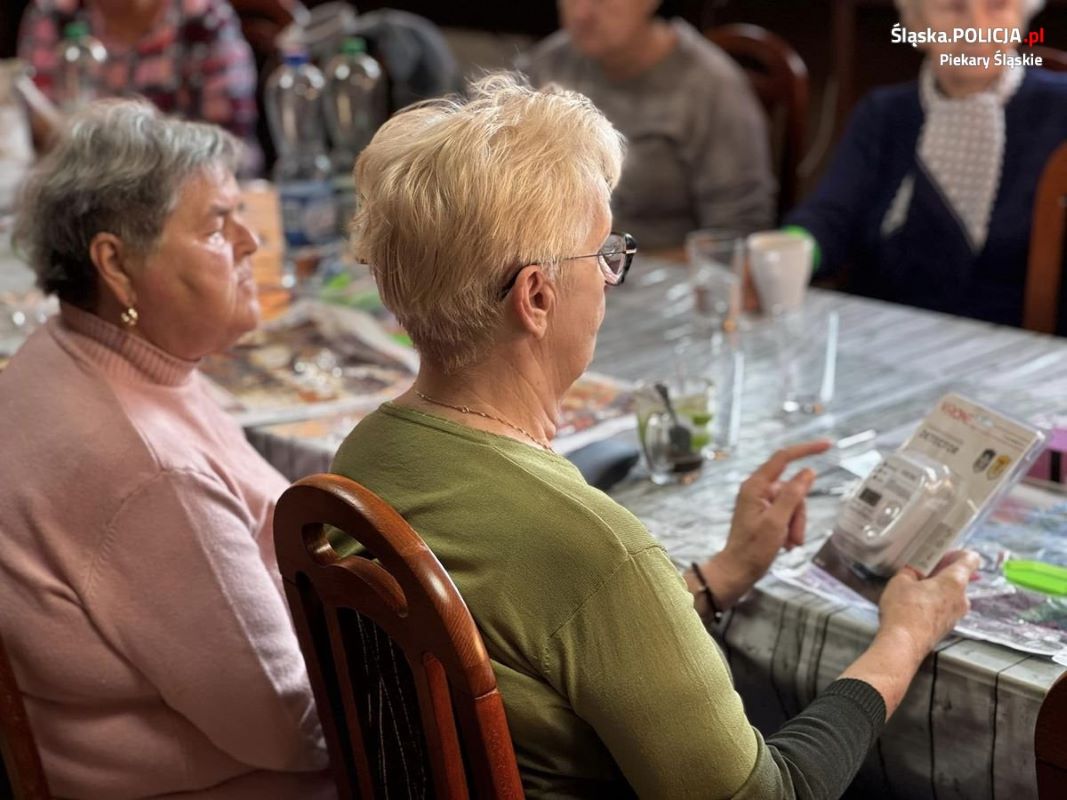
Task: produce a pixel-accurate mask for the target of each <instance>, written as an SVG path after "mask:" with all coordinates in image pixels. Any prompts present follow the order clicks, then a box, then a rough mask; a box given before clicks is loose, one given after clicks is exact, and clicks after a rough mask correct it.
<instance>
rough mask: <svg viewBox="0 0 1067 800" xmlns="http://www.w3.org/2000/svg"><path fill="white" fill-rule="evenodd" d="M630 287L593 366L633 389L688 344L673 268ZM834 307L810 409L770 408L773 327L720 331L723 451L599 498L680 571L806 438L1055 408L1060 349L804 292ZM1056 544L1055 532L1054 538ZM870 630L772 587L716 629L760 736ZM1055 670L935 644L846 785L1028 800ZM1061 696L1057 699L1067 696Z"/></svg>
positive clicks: (807, 696) (825, 604)
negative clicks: (726, 407)
mask: <svg viewBox="0 0 1067 800" xmlns="http://www.w3.org/2000/svg"><path fill="white" fill-rule="evenodd" d="M632 284H633V285H632V287H631V285H630V284H627V285H625V286H624V287H622V288H621V289H620V290H619V291H617V292H611V293H609V300H608V311H607V314H606V317H605V320H604V324H603V327H602V328H601V331H600V334H599V337H598V343H597V349H596V355H595V359H594V361H593V364H592V367H593V368H594V369H597V370H599V371H601V372H605V373H608V374H611V375H613V376H616V377H618V378H621V379H626V380H630V381H641V380H646V379H648V378H649V377H650V376H656V375H661V374H662V373H663V370H664V363H665V362H669V360H670V356H669V354H670V352H671V349H672V347H674V346H675V345H676V344H677V343H679V342H681V341H684V340H685V339H686V338H690V337H692V336H693V335H698V334H695V331H694V327H695V326H694V324H693V320H692V308H691V305H692V304H691V301H689V299H688V298H687V292H686V286H685V270H684V268H681V269H680V268H679V267H678V266H677V265H673V264H669V263H657V262H654V261H653V262H647V261H646V262H643V263H639V264H638V265H637V266H636V267H635V270H634V275H633V279H632ZM832 311H834V312H837V315H838V317H839V325H840V328H839V342H838V354H837V365H836V367H837V368H836V381H835V392H834V396H833V399H832V401H831V402H830V403H829V404H828V407H827V408H826V410H825V411H824V412H823V413H821V414H817V415H811V416H806V415H799V416H798V415H795V414H794V415H786V414H784V413H783V412H782V411H781V397H782V387H781V377H780V375H781V373H780V369H779V366H778V359H777V353H778V347H779V344H778V338H777V336H776V334H775V327H774V326H775V321H774V320H773V319H769V318H765V317H758V316H754V317H749V318H743V319H742V320H741V330H739V331H738V332H737V333H736V334H734V335H735V336H736V337H738V339H739V340H740V341H739V344H738V346H739V347H740V348H741V349H742V351H743V352H744V356H745V375H744V391H743V395H742V408H741V424H740V439H739V442H738V446H737V448H736V452H734V453H733V454H731V456H730V457H728V458H725V459H722V460H718V461H713V462H711V463H708V464H707V465H706V466H705V467H704V469H703V470H702V472H701V474H700V475H699V477H698V478H697V479H696V480H694V481H692V482H690V483H687V484H685V485H673V486H658V485H655V484H653V483H652V482H650V481H648V480H646V479H644V478H643V477H642V476H641V475H640V474H636V475H634V476H633V477H632V478H631V479H630V480H629V481H627V482H625V483H623V484H620V485H618V486H616V487H615V489H614V490H613V492H612V494H613V497H614V498H615V499H616V500H617V501H618V502H619V503H621V504H622V505H624V506H625V507H626V508H628V509H629V510H631V511H632V512H633V513H634V514H636V515H637V516H638V517H639V518H640V519H641V520H642V521H643V522H644V523H645V524H646V525H647V526H648V528H649V529H650V530H651V532H652V533H653V534H654V535H656V536H657V537H658V538H659V539H660V540H661V541H662V542H663V544H664V546H665V548H666V549H667V551H668V552H669V553H670V555H671V556H672V557H673V558H674V560H675V561H676V562H677V563H678V564H679V565H680V566H681V565H685V564H688V563H689V562H691V561H693V560H696V559H698V558H703V557H706V556H707V555H708V554H710V553H713V552H715V551H717V550H718V549H720V548H721V547H722V546H723V544H724V543H725V539H726V535H727V533H728V530H729V522H730V517H731V514H732V510H733V503H734V498H735V497H736V494H737V490H738V488H739V486H740V483H741V482H742V481H743V480H744V479H745V478H746V477H747V476H748V475H749V474H750V473H751V472H752V471H753V470H754V469H755V468H756V467H757V466H758V465H759V464H760V463H762V462H763V461H764V460H765V459H766V458H767V457H768V456H769V455H770V454H771V453H772V452H774V451H775V450H776V449H778V448H780V447H783V446H786V445H789V444H792V443H796V442H800V441H804V440H808V439H813V438H826V439H829V440H831V441H834V442H839V441H845V442H847V441H849V440H853V441H855V440H857V439H860V440H862V439H868V440H869V441H872V442H873V443H875V444H879V443H882V442H884V443H885V445H886V446H887V447H892V446H896V445H897V444H899V442H900V441H901V440H902V438H903V436H904V435H905V434H906V432H908V431H910V429H911V428H912V427H913V426H914V425H915V424H916V423H918V421H919V420H920V419H921V418H922V417H923V416H924V415H925V414H926V413H927V412H928V411H929V410H930V409H931V408H933V407H934V405H935V404H936V403H937V401H938V399H939V398H940V397H942V396H943V395H945V394H946V393H948V392H957V393H960V394H963V395H965V396H968V397H972V398H974V399H976V400H979V401H981V402H983V403H985V404H988V405H991V406H993V407H995V408H997V409H1000V410H1002V411H1005V412H1008V413H1010V414H1012V415H1014V416H1016V417H1019V418H1022V419H1027V420H1039V419H1048V418H1051V417H1053V416H1055V415H1057V414H1063V413H1064V412H1065V411H1067V339H1063V338H1055V337H1050V336H1044V335H1039V334H1035V333H1031V332H1028V331H1024V330H1020V329H1016V328H1008V327H1003V326H998V325H994V324H991V323H985V322H979V321H975V320H970V319H963V318H958V317H952V316H948V315H944V314H940V313H935V312H931V311H926V310H921V309H917V308H911V307H907V306H902V305H896V304H891V303H885V302H880V301H876V300H871V299H867V298H862V297H857V296H852V295H847V294H843V293H839V292H832V291H821V290H818V289H811V290H809V291H808V294H807V296H806V299H805V314H806V315H807V316H808V317H809V318H811V319H812V320H818V319H819V317H820V316H821V315H825V314H829V313H830V312H832ZM696 327H697V328H698V327H699V326H696ZM870 437H873V439H872V438H870ZM816 485H818V483H817V484H816ZM1063 500H1064V501H1067V496H1065V497H1064V498H1063ZM840 502H841V498H840V497H838V496H834V495H833V494H832V493H829V492H828V493H825V494H822V495H820V496H816V497H810V498H809V499H808V501H807V511H808V522H807V537H808V540H809V541H808V544H807V545H806V549H807V551H808V552H810V551H812V550H814V549H815V548H816V547H818V546H819V543H820V542H821V541H822V540H824V539H825V538H826V536H827V535H828V534H829V532H830V530H831V529H832V526H833V521H834V519H835V517H836V515H837V511H838V508H839V505H840ZM1060 533H1061V534H1062V535H1064V536H1067V530H1062V531H1060ZM876 628H877V614H876V613H875V612H874V611H873V610H872V609H870V608H863V607H857V606H856V605H855V604H852V603H847V602H842V601H839V600H834V599H830V598H827V597H825V596H819V595H816V594H813V593H811V592H809V591H806V590H804V589H801V588H798V587H796V586H794V585H792V584H791V583H789V582H787V581H784V580H781V579H779V578H777V577H775V576H774V575H769V576H768V577H766V578H765V579H764V580H762V581H761V582H760V583H758V584H757V586H756V588H755V589H754V590H753V591H752V592H751V593H750V594H749V596H748V597H746V598H745V599H744V600H743V601H742V602H741V603H739V604H738V605H737V606H736V607H735V608H734V609H733V610H732V611H731V612H729V613H728V614H726V615H725V617H724V618H723V620H722V622H721V623H720V624H719V625H718V626H717V628H716V629H715V630H714V633H715V635H716V636H717V637H718V639H719V641H720V643H721V644H722V647H723V650H724V652H725V654H726V657H727V660H728V662H729V664H730V667H731V669H732V672H733V675H734V680H735V683H736V686H737V688H738V691H739V692H740V694H741V696H742V698H743V699H744V701H745V706H746V710H747V712H748V715H749V718H750V719H751V720H752V721H753V723H754V724H755V725H756V726H757V727H758V728H760V729H761V731H763V732H764V733H765V734H766V733H770V732H773V731H774V730H776V729H777V728H779V727H780V726H781V725H782V724H783V723H784V722H785V721H786V720H788V719H789V718H790V717H792V716H793V715H795V714H796V713H798V712H799V711H800V710H801V709H803V708H804V707H805V706H806V705H807V704H808V703H809V702H811V701H812V700H813V699H814V698H815V696H816V695H817V694H818V692H819V691H820V690H821V689H822V688H824V687H825V686H827V685H828V684H829V683H830V682H831V681H833V680H834V679H835V678H836V677H837V676H838V675H839V674H840V673H841V672H842V671H843V670H844V669H845V668H846V667H847V666H848V665H849V664H850V663H851V662H852V661H853V660H854V659H855V658H856V657H857V656H859V655H860V653H861V652H862V651H863V650H864V649H865V648H866V647H867V645H868V644H869V643H870V641H871V639H872V637H873V635H874V633H875V630H876ZM1064 672H1067V667H1064V666H1063V665H1061V664H1058V663H1055V662H1054V661H1052V660H1051V659H1050V658H1049V657H1048V656H1043V655H1042V656H1038V655H1030V654H1027V653H1024V652H1019V651H1018V650H1015V649H1011V648H1008V647H1005V646H1002V645H998V644H992V643H989V642H985V641H976V640H974V639H972V638H969V637H965V636H952V637H949V638H948V639H946V640H945V641H943V642H942V643H941V644H940V645H939V646H938V647H937V649H936V650H935V652H934V653H932V654H931V655H930V656H929V657H928V658H927V659H926V661H925V662H924V664H923V666H922V668H921V670H920V671H919V673H918V675H917V676H916V678H915V680H914V681H913V683H912V685H911V688H910V689H909V691H908V693H907V696H906V698H905V700H904V702H903V703H902V705H901V706H900V708H899V709H898V710H897V711H896V713H895V714H894V715H893V716H892V718H891V719H890V720H889V722H888V725H887V727H886V730H885V732H884V734H883V735H882V736H881V737H880V739H879V740H878V743H877V745H876V747H875V748H874V750H873V751H872V753H871V754H870V756H869V758H868V760H867V762H866V763H865V765H864V767H863V769H862V770H861V772H860V774H859V775H858V777H857V779H856V781H855V783H854V785H853V787H852V790H851V794H852V796H855V797H863V798H880V797H885V798H915V799H916V800H919V799H925V798H931V800H933V799H934V798H937V799H938V800H945V798H961V800H962V799H963V798H967V799H968V800H973V799H974V798H1004V800H1008V799H1009V798H1010V799H1011V800H1016V799H1019V800H1021V799H1022V798H1030V797H1037V782H1036V779H1035V757H1034V752H1035V749H1034V736H1035V724H1036V721H1037V717H1038V713H1039V710H1040V709H1041V707H1042V703H1043V701H1044V700H1045V698H1046V695H1047V694H1048V693H1049V689H1050V687H1052V686H1053V684H1054V683H1055V682H1056V681H1057V679H1058V678H1060V676H1061V675H1063V674H1064ZM1057 691H1060V692H1061V693H1067V684H1061V685H1060V686H1059V688H1058V690H1057ZM1060 705H1063V704H1062V703H1060ZM1059 730H1061V731H1065V732H1067V719H1063V720H1061V721H1060V728H1059ZM1064 736H1067V733H1065V734H1064ZM1060 752H1062V750H1061V751H1060ZM1061 796H1067V795H1061Z"/></svg>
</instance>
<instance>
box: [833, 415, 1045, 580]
mask: <svg viewBox="0 0 1067 800" xmlns="http://www.w3.org/2000/svg"><path fill="white" fill-rule="evenodd" d="M1046 438H1047V437H1046V435H1045V434H1044V433H1043V432H1042V431H1041V430H1040V429H1038V428H1037V427H1035V426H1032V425H1028V424H1026V423H1024V422H1021V421H1019V420H1016V419H1013V418H1012V417H1010V416H1008V415H1006V414H1003V413H1001V412H999V411H995V410H993V409H991V408H989V407H987V406H983V405H981V404H979V403H976V402H975V401H973V400H969V399H967V398H965V397H962V396H960V395H958V394H949V395H946V396H945V397H943V398H941V400H940V401H938V404H937V406H936V407H935V408H934V410H933V411H931V412H930V413H929V414H928V415H927V416H926V417H925V418H924V419H923V421H922V422H921V423H920V424H919V427H918V428H916V430H915V432H914V433H913V434H912V435H911V437H910V438H909V439H908V440H907V441H906V442H905V443H904V444H903V445H901V447H900V449H898V450H897V451H896V452H894V453H891V454H889V455H888V456H886V457H885V458H883V459H882V461H881V463H879V465H878V466H877V467H875V469H874V471H873V472H871V474H870V475H868V476H867V478H866V479H865V480H864V481H863V482H862V483H861V484H860V485H859V486H858V487H857V488H856V489H855V490H853V491H852V492H851V493H850V494H849V495H848V496H847V497H846V498H845V499H844V501H843V503H842V506H841V510H840V512H839V513H838V517H837V522H836V523H835V525H834V531H833V535H832V536H831V537H830V539H829V540H828V541H827V542H826V544H824V545H823V547H822V549H820V550H819V552H818V554H816V556H815V563H816V564H818V565H819V566H821V567H823V568H824V569H826V570H827V571H829V572H831V573H832V574H834V575H836V576H837V577H839V578H841V579H842V580H844V581H845V582H846V583H848V584H849V585H850V586H853V588H857V587H856V586H854V584H855V578H856V577H857V576H858V577H860V578H871V579H875V580H874V582H875V583H878V580H877V579H882V578H888V577H890V576H892V575H893V574H894V573H896V572H897V571H898V570H899V569H900V568H901V567H903V566H905V565H908V566H911V567H913V568H914V569H916V570H917V571H918V572H920V573H922V574H923V575H926V574H929V573H930V572H932V571H933V570H934V568H935V567H936V566H937V564H938V562H940V560H941V558H942V557H943V556H944V554H945V553H946V552H948V551H949V550H951V549H952V548H953V547H954V546H958V545H960V544H962V542H964V541H965V540H966V538H967V537H968V536H969V535H970V533H971V532H972V531H973V530H974V529H975V528H976V527H977V526H978V525H979V524H980V523H981V522H982V520H983V519H984V518H985V516H986V515H987V514H988V513H989V512H990V511H992V509H993V506H994V505H996V502H997V500H998V499H999V498H1000V497H1001V496H1002V495H1003V494H1004V492H1005V491H1007V490H1008V489H1009V488H1010V487H1011V486H1012V485H1013V484H1014V483H1015V482H1016V481H1017V480H1018V479H1019V478H1020V477H1022V476H1023V475H1024V474H1025V473H1026V471H1027V469H1029V467H1030V465H1031V464H1032V463H1033V461H1034V460H1035V459H1036V458H1037V456H1038V455H1039V454H1040V452H1041V450H1042V449H1043V447H1044V445H1045V440H1046ZM843 572H848V573H850V574H848V575H845V574H842V573H843ZM864 594H867V593H866V592H864Z"/></svg>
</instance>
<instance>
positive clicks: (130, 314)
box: [119, 306, 138, 328]
mask: <svg viewBox="0 0 1067 800" xmlns="http://www.w3.org/2000/svg"><path fill="white" fill-rule="evenodd" d="M119 319H121V320H122V324H123V325H125V326H126V327H127V328H132V327H134V326H135V325H136V324H137V319H138V316H137V309H136V308H134V307H133V306H130V307H129V308H127V309H126V310H125V311H123V312H122V314H120V315H119Z"/></svg>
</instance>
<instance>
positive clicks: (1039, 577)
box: [1004, 558, 1067, 597]
mask: <svg viewBox="0 0 1067 800" xmlns="http://www.w3.org/2000/svg"><path fill="white" fill-rule="evenodd" d="M1004 577H1005V578H1007V579H1008V581H1009V582H1010V583H1014V584H1015V585H1016V586H1021V587H1023V588H1024V589H1033V590H1034V591H1037V592H1043V593H1045V594H1052V595H1057V596H1060V597H1062V596H1067V567H1057V566H1056V565H1055V564H1046V563H1045V562H1043V561H1023V560H1021V559H1014V558H1013V559H1009V560H1008V561H1005V562H1004Z"/></svg>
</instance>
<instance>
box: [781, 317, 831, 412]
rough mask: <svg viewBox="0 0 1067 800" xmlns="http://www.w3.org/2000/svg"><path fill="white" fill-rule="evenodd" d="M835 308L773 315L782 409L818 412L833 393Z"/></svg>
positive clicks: (828, 402) (824, 406)
mask: <svg viewBox="0 0 1067 800" xmlns="http://www.w3.org/2000/svg"><path fill="white" fill-rule="evenodd" d="M839 324H840V320H839V318H838V313H837V312H836V311H830V312H823V313H816V312H813V311H810V310H806V309H798V310H796V311H789V312H786V313H783V314H778V315H777V316H775V318H774V326H775V337H776V340H777V349H778V368H779V373H780V378H781V385H782V410H783V411H785V412H786V413H787V414H796V413H801V414H821V413H822V412H823V411H825V410H826V408H827V406H828V405H829V404H830V401H831V400H833V397H834V384H835V383H836V378H837V340H838V328H839Z"/></svg>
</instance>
